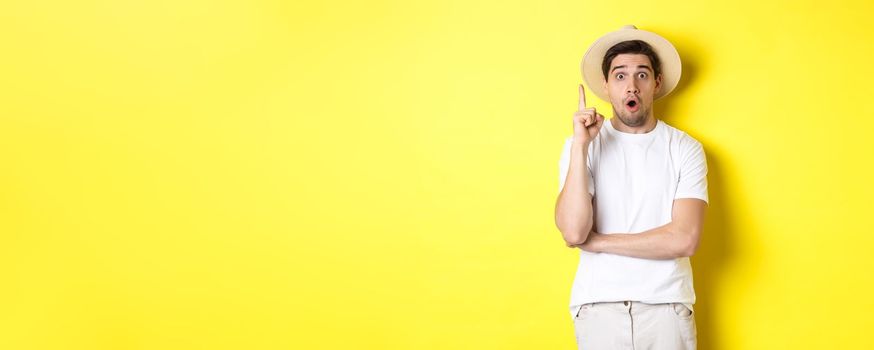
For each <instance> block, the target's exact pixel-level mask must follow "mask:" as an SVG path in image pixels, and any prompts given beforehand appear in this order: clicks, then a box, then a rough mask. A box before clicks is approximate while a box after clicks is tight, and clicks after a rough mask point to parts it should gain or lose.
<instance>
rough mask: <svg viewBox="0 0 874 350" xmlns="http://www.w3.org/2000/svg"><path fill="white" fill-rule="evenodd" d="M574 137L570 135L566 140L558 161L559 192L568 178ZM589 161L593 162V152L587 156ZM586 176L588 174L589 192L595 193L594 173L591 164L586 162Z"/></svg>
mask: <svg viewBox="0 0 874 350" xmlns="http://www.w3.org/2000/svg"><path fill="white" fill-rule="evenodd" d="M573 141H574V137H573V136H568V138H567V139H565V141H564V148H563V149H562V151H561V158H560V159H559V161H558V192H559V193H561V190H562V189H564V183H565V180H567V173H568V169H570V163H571V146H572V144H573ZM586 160H587V161H588V162H591V154H589V157H586ZM585 174H586V176H588V177H589V178H588V180H589V181H588V182H589V194H590V195H592V196H594V195H595V182H594V181H593V180H592V173H591V170H590V167H589V164H586V172H585Z"/></svg>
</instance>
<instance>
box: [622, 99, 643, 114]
mask: <svg viewBox="0 0 874 350" xmlns="http://www.w3.org/2000/svg"><path fill="white" fill-rule="evenodd" d="M625 106H626V107H627V108H628V110H629V111H631V112H634V111H637V109H638V108H639V107H640V104H639V103H637V101H635V100H631V101H628V102H625Z"/></svg>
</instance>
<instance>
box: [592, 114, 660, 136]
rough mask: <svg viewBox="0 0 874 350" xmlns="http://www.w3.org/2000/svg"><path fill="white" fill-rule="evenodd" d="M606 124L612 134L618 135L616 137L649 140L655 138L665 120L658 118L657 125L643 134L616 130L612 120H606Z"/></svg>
mask: <svg viewBox="0 0 874 350" xmlns="http://www.w3.org/2000/svg"><path fill="white" fill-rule="evenodd" d="M614 118H615V117H614ZM620 123H621V121H620ZM604 124H607V125H605V126H606V127H607V131H609V132H610V133H611V134H613V135H616V137H618V138H621V139H623V140H629V141H633V140H649V139H651V138H653V136H655V134H656V132H657V131H659V130H660V129H661V128H663V127H664V122H662V121H661V119H656V126H655V127H654V128H652V130H650V131H648V132H645V133H642V134H632V133H627V132H623V131H619V130H616V128H614V127H613V122H612V121H610V120H605V121H604Z"/></svg>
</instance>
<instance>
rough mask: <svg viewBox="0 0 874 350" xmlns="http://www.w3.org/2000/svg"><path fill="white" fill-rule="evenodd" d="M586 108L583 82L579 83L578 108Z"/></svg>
mask: <svg viewBox="0 0 874 350" xmlns="http://www.w3.org/2000/svg"><path fill="white" fill-rule="evenodd" d="M584 109H586V90H584V89H583V84H580V107H579V110H584Z"/></svg>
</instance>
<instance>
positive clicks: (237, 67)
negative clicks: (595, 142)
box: [0, 0, 874, 350]
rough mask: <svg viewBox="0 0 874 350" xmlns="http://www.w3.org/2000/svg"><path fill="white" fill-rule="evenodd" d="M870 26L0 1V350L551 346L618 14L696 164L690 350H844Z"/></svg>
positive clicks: (718, 7)
mask: <svg viewBox="0 0 874 350" xmlns="http://www.w3.org/2000/svg"><path fill="white" fill-rule="evenodd" d="M872 12H874V5H871V4H870V3H869V2H864V1H858V2H848V1H819V2H813V1H785V2H782V3H769V2H766V1H731V2H725V3H724V4H715V3H710V2H704V3H701V2H693V1H660V2H651V1H624V2H616V1H585V2H581V1H564V2H554V1H528V2H514V1H510V2H508V1H470V0H464V1H462V0H452V1H374V2H363V1H362V2H344V1H324V2H312V1H309V2H302V1H286V2H281V1H236V2H232V1H204V0H200V1H169V0H164V1H69V2H60V1H23V0H20V1H4V2H3V3H2V4H0V42H2V54H0V81H2V83H0V281H2V285H0V348H2V349H162V350H163V349H340V348H364V349H367V348H372V349H573V348H575V344H574V334H573V328H572V323H571V320H570V318H569V315H568V313H567V304H568V301H569V300H568V298H569V293H570V285H571V282H572V278H573V273H574V271H575V269H576V262H577V258H578V252H577V251H574V250H571V249H568V248H566V247H565V246H564V245H563V242H562V241H561V239H560V234H559V232H558V230H557V229H556V228H555V226H554V223H553V206H554V203H555V198H556V195H557V188H558V158H559V154H560V151H561V146H562V144H563V141H564V138H565V137H567V136H569V135H570V134H571V132H572V128H571V119H570V118H571V115H572V113H573V112H574V110H575V109H576V105H577V88H576V86H577V84H578V83H580V82H581V77H580V72H579V60H580V58H581V57H582V55H583V53H584V52H585V50H586V48H587V47H588V45H589V44H590V43H591V42H592V41H594V40H595V39H596V38H598V37H599V36H600V35H602V34H604V33H606V32H608V31H612V30H615V29H617V28H619V27H620V26H622V25H624V24H635V25H637V26H638V27H640V28H641V29H647V30H652V31H655V32H658V33H660V34H662V35H663V36H665V37H666V38H668V39H669V40H671V41H672V42H673V43H674V44H675V45H676V47H677V48H678V50H679V51H680V54H681V57H682V59H683V62H684V72H683V78H682V81H681V85H680V87H679V88H678V90H676V91H675V92H674V93H673V94H672V95H671V96H670V97H669V98H668V99H666V100H664V101H660V102H659V104H657V105H656V115H657V117H660V118H662V119H664V120H666V121H667V122H669V123H671V124H672V125H674V126H676V127H679V128H680V129H683V130H686V131H687V132H688V133H689V134H691V135H692V136H694V137H695V138H697V139H698V140H700V141H701V142H702V143H703V144H704V147H705V150H706V152H707V156H708V162H709V166H710V174H709V180H710V198H711V202H712V205H711V207H710V210H709V213H708V218H707V224H706V231H705V233H704V235H703V238H702V242H701V247H700V250H699V251H698V253H697V254H696V255H695V256H694V257H693V258H692V263H693V267H694V270H695V284H696V285H695V287H696V289H697V291H698V303H697V304H696V310H697V311H698V314H697V315H698V316H697V321H698V333H699V343H700V348H701V349H827V348H829V349H852V348H856V349H865V348H872V347H874V340H872V338H871V335H870V328H871V321H870V318H871V313H872V312H874V299H872V298H871V296H872V295H874V277H872V270H874V254H872V253H871V250H872V243H874V236H872V234H874V232H872V230H871V228H870V226H871V224H870V223H871V217H872V216H871V213H870V212H871V209H872V205H871V200H872V198H874V191H872V184H871V181H872V179H874V174H872V169H871V159H872V155H871V154H872V150H874V136H872V135H871V133H872V129H874V121H872V120H874V112H872V91H874V90H872V85H871V83H872V81H874V64H872V63H871V55H874V44H872V40H871V36H872V33H874V22H872V21H871V19H870V15H871V14H872ZM589 101H596V99H595V97H594V95H591V94H590V95H589ZM595 106H596V107H598V108H600V109H601V110H603V111H607V108H608V105H607V104H606V103H604V102H598V103H597V104H596V105H595Z"/></svg>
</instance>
